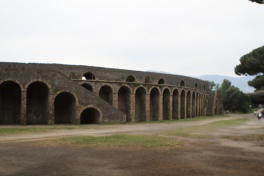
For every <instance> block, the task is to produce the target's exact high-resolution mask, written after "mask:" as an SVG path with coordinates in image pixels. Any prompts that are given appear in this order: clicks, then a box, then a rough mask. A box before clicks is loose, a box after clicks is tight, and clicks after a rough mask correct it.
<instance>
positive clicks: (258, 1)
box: [249, 0, 264, 4]
mask: <svg viewBox="0 0 264 176" xmlns="http://www.w3.org/2000/svg"><path fill="white" fill-rule="evenodd" d="M249 1H251V2H256V3H259V4H264V0H249Z"/></svg>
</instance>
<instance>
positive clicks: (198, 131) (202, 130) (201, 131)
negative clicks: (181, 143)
mask: <svg viewBox="0 0 264 176" xmlns="http://www.w3.org/2000/svg"><path fill="white" fill-rule="evenodd" d="M248 120H249V119H234V120H219V121H215V122H211V123H209V124H206V125H199V126H192V127H186V128H181V129H176V130H170V131H168V132H167V134H168V135H170V136H181V137H191V138H209V137H210V135H209V134H208V133H207V132H208V131H210V130H214V129H216V128H220V127H222V126H232V125H241V124H244V123H245V122H247V121H248Z"/></svg>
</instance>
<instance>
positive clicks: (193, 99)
mask: <svg viewBox="0 0 264 176" xmlns="http://www.w3.org/2000/svg"><path fill="white" fill-rule="evenodd" d="M192 117H195V93H194V92H193V94H192Z"/></svg>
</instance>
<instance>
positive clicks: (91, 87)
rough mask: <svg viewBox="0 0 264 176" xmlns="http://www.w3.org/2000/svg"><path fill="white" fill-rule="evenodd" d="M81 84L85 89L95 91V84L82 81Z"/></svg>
mask: <svg viewBox="0 0 264 176" xmlns="http://www.w3.org/2000/svg"><path fill="white" fill-rule="evenodd" d="M80 86H82V87H84V88H85V89H87V90H89V91H90V92H93V91H94V87H93V85H91V84H89V83H82V84H80Z"/></svg>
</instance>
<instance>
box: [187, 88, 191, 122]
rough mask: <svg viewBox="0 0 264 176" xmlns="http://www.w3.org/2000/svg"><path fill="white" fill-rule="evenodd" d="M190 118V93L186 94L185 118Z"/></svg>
mask: <svg viewBox="0 0 264 176" xmlns="http://www.w3.org/2000/svg"><path fill="white" fill-rule="evenodd" d="M190 117H191V92H190V91H189V92H188V93H187V118H190Z"/></svg>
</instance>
